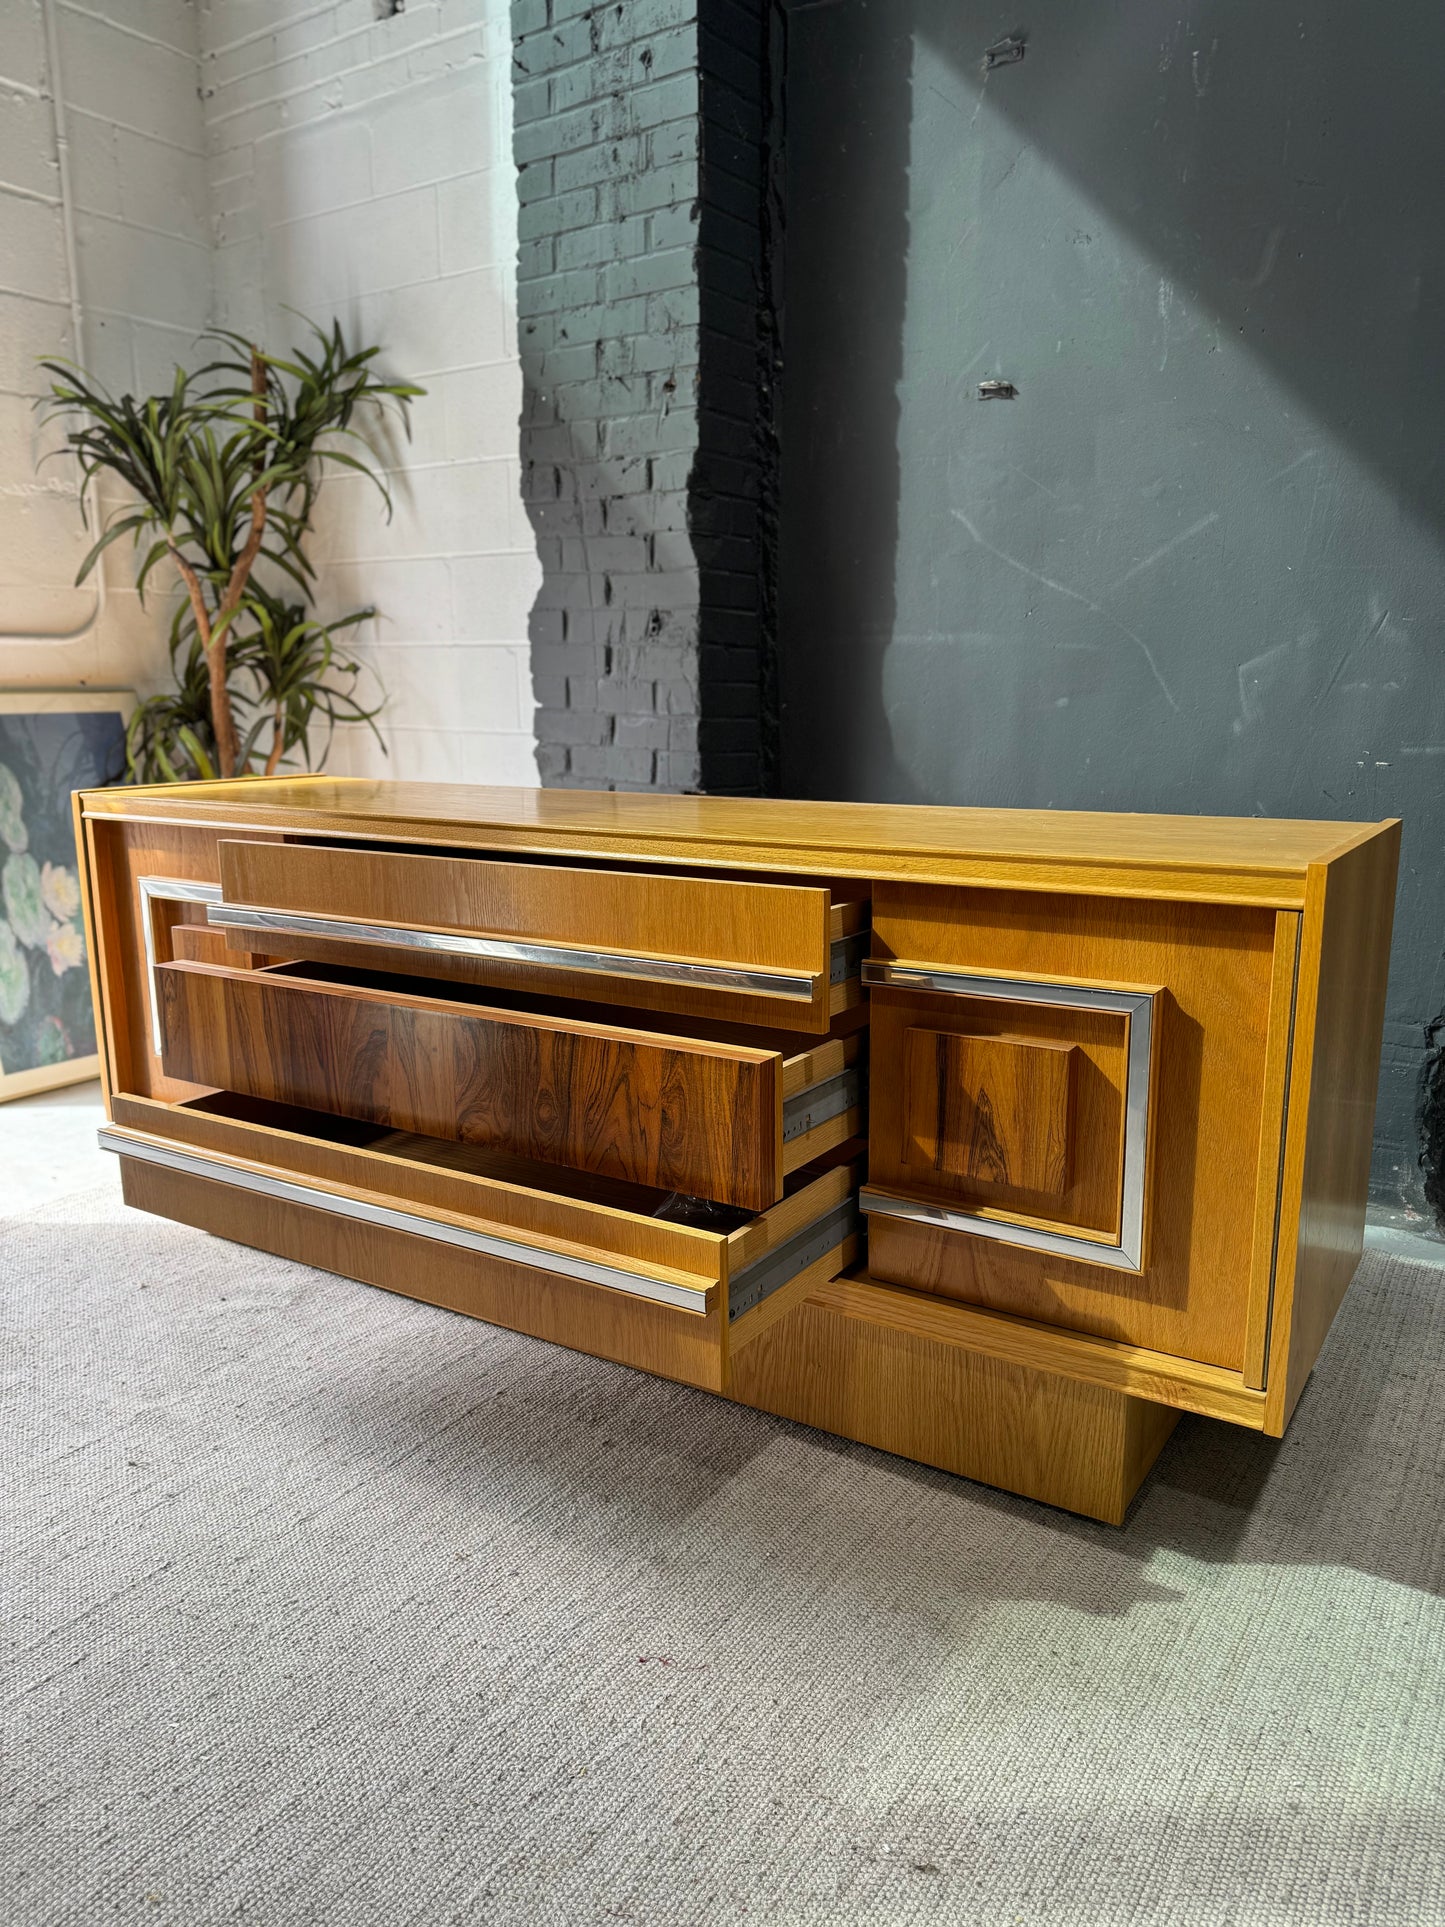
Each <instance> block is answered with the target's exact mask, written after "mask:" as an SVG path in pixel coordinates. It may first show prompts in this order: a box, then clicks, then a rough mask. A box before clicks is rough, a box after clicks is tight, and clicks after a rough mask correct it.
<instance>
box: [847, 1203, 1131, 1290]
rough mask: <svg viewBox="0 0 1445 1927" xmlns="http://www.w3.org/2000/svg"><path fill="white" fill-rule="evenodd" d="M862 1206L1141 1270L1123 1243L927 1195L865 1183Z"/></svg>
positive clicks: (973, 1235)
mask: <svg viewBox="0 0 1445 1927" xmlns="http://www.w3.org/2000/svg"><path fill="white" fill-rule="evenodd" d="M858 1205H859V1209H860V1210H862V1211H863V1212H865V1213H866V1214H867V1215H868V1216H869V1217H875V1218H902V1219H904V1220H905V1221H906V1222H908V1223H910V1224H928V1225H936V1226H937V1227H938V1228H939V1229H940V1230H942V1231H966V1232H967V1233H968V1235H969V1236H970V1237H971V1238H994V1239H997V1241H998V1242H999V1243H1000V1244H1006V1245H1026V1246H1027V1247H1028V1249H1029V1250H1030V1251H1047V1252H1048V1253H1050V1255H1051V1256H1053V1257H1055V1258H1075V1259H1080V1260H1082V1261H1083V1262H1084V1263H1086V1264H1091V1265H1107V1266H1108V1268H1109V1269H1110V1270H1111V1271H1137V1270H1138V1269H1139V1265H1138V1262H1137V1260H1136V1258H1135V1257H1134V1256H1133V1254H1132V1253H1131V1252H1129V1251H1126V1250H1125V1248H1124V1247H1123V1246H1122V1245H1115V1244H1098V1243H1096V1242H1095V1241H1094V1240H1093V1239H1092V1238H1072V1237H1070V1236H1069V1235H1068V1234H1067V1233H1066V1232H1062V1231H1038V1230H1035V1229H1034V1227H1033V1226H1032V1225H1023V1224H1004V1223H1002V1222H1000V1221H999V1220H998V1219H995V1218H980V1217H979V1216H977V1214H976V1213H974V1212H972V1211H959V1210H956V1209H954V1208H953V1207H952V1206H951V1205H946V1204H930V1203H929V1202H928V1201H927V1200H926V1199H923V1198H903V1197H898V1196H896V1195H895V1194H894V1193H893V1192H891V1191H875V1190H874V1189H873V1188H872V1186H871V1185H865V1186H864V1188H863V1189H862V1190H861V1191H860V1192H859V1193H858Z"/></svg>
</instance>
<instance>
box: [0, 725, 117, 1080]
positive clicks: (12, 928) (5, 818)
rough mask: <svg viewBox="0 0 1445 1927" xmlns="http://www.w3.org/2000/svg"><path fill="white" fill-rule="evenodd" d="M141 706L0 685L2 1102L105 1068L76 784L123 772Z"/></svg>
mask: <svg viewBox="0 0 1445 1927" xmlns="http://www.w3.org/2000/svg"><path fill="white" fill-rule="evenodd" d="M134 708H135V697H134V696H133V695H131V694H129V693H128V692H125V691H120V690H99V689H65V690H38V689H26V690H9V691H7V690H0V1102H4V1100H5V1099H7V1098H12V1097H26V1096H28V1095H29V1094H30V1093H31V1092H32V1091H48V1090H52V1089H54V1088H55V1086H57V1085H60V1084H76V1083H79V1082H80V1080H81V1079H82V1078H86V1077H95V1076H98V1075H99V1072H100V1059H99V1056H98V1055H97V1047H96V1038H95V1015H94V1012H93V1011H92V1009H91V1003H90V971H89V968H88V967H87V962H86V955H85V925H84V922H83V920H82V917H81V913H80V880H79V871H78V868H77V865H76V860H75V827H74V823H73V821H72V818H71V810H70V794H71V791H72V790H78V789H94V788H97V787H99V786H100V785H101V784H103V783H110V782H114V781H115V779H116V777H117V776H119V775H120V773H121V771H122V770H123V769H124V767H125V727H126V724H127V722H129V720H130V715H131V711H132V710H133V709H134Z"/></svg>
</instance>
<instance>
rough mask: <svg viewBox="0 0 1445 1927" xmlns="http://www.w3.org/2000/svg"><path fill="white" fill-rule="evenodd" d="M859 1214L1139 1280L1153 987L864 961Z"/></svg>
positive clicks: (1154, 1027)
mask: <svg viewBox="0 0 1445 1927" xmlns="http://www.w3.org/2000/svg"><path fill="white" fill-rule="evenodd" d="M864 975H865V981H867V982H868V983H870V984H871V985H872V986H874V988H875V989H876V990H878V991H886V992H888V993H889V994H888V995H887V996H879V997H878V998H877V1004H876V1008H875V1011H874V1015H873V1024H874V1030H875V1038H876V1048H877V1051H878V1057H879V1061H880V1062H886V1063H888V1064H890V1065H891V1066H892V1067H893V1074H892V1075H891V1076H890V1077H889V1078H888V1079H887V1080H886V1081H885V1080H882V1079H880V1081H879V1090H878V1093H877V1100H876V1104H875V1108H874V1132H873V1146H874V1156H873V1162H872V1175H873V1178H874V1180H875V1184H874V1186H873V1187H871V1188H870V1190H869V1192H868V1194H867V1203H868V1207H869V1209H870V1210H873V1211H876V1212H877V1213H878V1214H879V1215H880V1216H888V1217H893V1218H899V1219H904V1220H907V1221H910V1222H913V1223H918V1224H927V1225H932V1226H935V1227H938V1228H940V1229H943V1230H947V1231H957V1232H963V1233H967V1234H970V1235H972V1236H975V1237H982V1238H990V1239H995V1240H998V1241H1000V1242H1002V1243H1006V1244H1016V1245H1020V1246H1023V1247H1026V1248H1029V1249H1032V1250H1037V1251H1045V1252H1049V1253H1052V1254H1054V1255H1055V1256H1058V1257H1072V1258H1078V1259H1082V1260H1085V1261H1086V1262H1088V1263H1091V1264H1098V1265H1106V1266H1109V1267H1111V1268H1113V1269H1118V1270H1122V1271H1142V1270H1143V1269H1144V1266H1145V1262H1146V1254H1145V1236H1146V1230H1147V1225H1146V1220H1145V1209H1144V1206H1145V1195H1146V1188H1147V1180H1148V1162H1149V1143H1150V1129H1149V1122H1150V1090H1151V1081H1152V1072H1153V1067H1154V1062H1155V1042H1156V1037H1157V1034H1158V1028H1159V1013H1158V1010H1157V1008H1156V1006H1157V1003H1158V995H1159V993H1158V991H1157V990H1156V989H1147V988H1133V989H1125V988H1122V987H1119V986H1116V985H1108V986H1105V985H1070V984H1059V983H1050V982H1047V981H1036V980H1033V979H1029V978H1023V977H994V976H987V975H984V974H983V973H982V972H978V971H957V970H946V969H940V968H929V967H926V966H920V965H911V966H910V965H905V964H895V963H884V962H875V963H870V964H867V965H865V966H864Z"/></svg>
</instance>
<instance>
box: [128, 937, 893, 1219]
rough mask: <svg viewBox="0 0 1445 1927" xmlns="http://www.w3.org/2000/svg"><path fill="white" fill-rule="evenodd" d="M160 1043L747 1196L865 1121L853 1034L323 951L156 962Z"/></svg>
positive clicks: (256, 1091)
mask: <svg viewBox="0 0 1445 1927" xmlns="http://www.w3.org/2000/svg"><path fill="white" fill-rule="evenodd" d="M155 978H156V982H157V985H158V988H159V1011H160V1031H161V1054H162V1061H163V1063H164V1066H165V1069H166V1072H167V1074H168V1075H169V1076H171V1077H174V1078H178V1079H180V1080H182V1081H183V1082H185V1083H189V1084H196V1085H201V1086H217V1087H219V1088H221V1089H223V1090H228V1091H235V1092H239V1093H242V1094H244V1095H247V1096H251V1097H258V1098H265V1099H268V1100H272V1101H274V1102H277V1103H285V1104H296V1105H301V1106H303V1107H305V1108H306V1109H308V1110H314V1111H325V1112H330V1113H333V1114H335V1115H337V1116H340V1117H348V1118H354V1119H358V1120H360V1121H362V1122H365V1123H371V1124H377V1125H385V1126H388V1127H390V1128H392V1129H395V1130H405V1131H416V1132H421V1133H423V1134H424V1135H426V1136H429V1137H433V1138H450V1139H455V1140H458V1141H460V1142H462V1143H467V1144H476V1145H482V1146H485V1147H487V1148H489V1149H491V1150H496V1151H509V1152H512V1153H515V1154H517V1155H519V1156H523V1157H528V1158H534V1159H537V1160H540V1161H542V1162H545V1163H554V1164H563V1165H570V1166H573V1167H575V1168H576V1169H579V1170H584V1171H594V1172H597V1173H599V1174H601V1175H604V1176H608V1177H614V1178H620V1179H623V1180H625V1181H628V1182H632V1183H637V1184H646V1185H654V1186H657V1187H659V1188H661V1189H663V1190H667V1191H672V1190H675V1191H683V1192H688V1193H691V1194H693V1195H696V1196H698V1197H706V1198H711V1199H715V1200H718V1201H720V1202H723V1203H727V1204H735V1205H740V1206H742V1207H744V1208H746V1209H748V1210H753V1211H759V1210H764V1209H766V1208H767V1206H769V1205H771V1204H775V1203H777V1202H778V1200H779V1199H781V1198H782V1196H783V1193H784V1181H785V1179H786V1177H787V1175H788V1173H789V1172H790V1171H794V1170H797V1169H798V1168H800V1167H801V1166H802V1165H804V1164H808V1163H811V1162H812V1161H813V1159H814V1158H816V1157H818V1156H819V1155H821V1153H822V1152H824V1151H826V1150H829V1149H831V1148H832V1147H833V1146H835V1145H837V1144H840V1143H842V1142H843V1141H844V1140H845V1139H847V1138H849V1137H851V1136H853V1135H855V1134H856V1133H857V1132H858V1131H859V1129H860V1128H861V1123H862V1108H861V1104H862V1097H861V1069H862V1066H861V1051H862V1045H861V1037H860V1034H859V1033H857V1032H855V1033H854V1034H853V1035H851V1036H848V1037H838V1038H828V1039H826V1040H823V1041H820V1042H819V1043H817V1044H815V1045H812V1046H811V1047H810V1048H807V1049H804V1050H798V1049H797V1048H796V1041H797V1040H796V1039H794V1040H789V1039H788V1038H787V1037H786V1036H783V1037H779V1036H777V1035H776V1034H770V1033H768V1032H765V1031H752V1030H745V1029H743V1028H741V1027H738V1026H732V1025H727V1024H714V1025H705V1024H702V1023H700V1022H698V1021H695V1020H694V1021H693V1022H692V1023H690V1024H688V1025H687V1027H686V1028H678V1027H677V1022H676V1020H672V1021H671V1022H670V1026H669V1029H668V1030H666V1031H652V1030H642V1029H637V1028H634V1027H633V1025H632V1022H631V1020H630V1019H628V1020H625V1021H599V1015H600V1013H599V1012H598V1010H597V1009H596V1007H594V1006H590V1005H582V1006H575V1005H568V1004H563V1003H559V1002H552V1003H548V1002H546V1001H545V1000H539V999H526V1000H523V999H521V998H513V999H510V1000H509V999H508V998H507V997H506V996H505V994H500V995H499V994H498V993H495V992H484V991H480V990H472V989H470V987H468V986H465V985H448V986H446V987H445V988H446V993H447V994H446V995H438V994H437V993H438V991H439V990H440V989H441V988H442V987H441V986H438V985H436V984H434V983H430V982H428V981H427V980H425V979H418V978H408V977H396V976H390V975H387V974H385V973H378V972H370V971H358V970H350V969H345V968H341V967H335V966H327V965H322V964H288V965H283V966H280V967H277V968H272V969H263V970H245V969H231V968H228V967H225V966H219V965H214V964H206V963H200V962H188V961H175V962H170V963H164V964H160V965H158V966H157V968H156V972H155Z"/></svg>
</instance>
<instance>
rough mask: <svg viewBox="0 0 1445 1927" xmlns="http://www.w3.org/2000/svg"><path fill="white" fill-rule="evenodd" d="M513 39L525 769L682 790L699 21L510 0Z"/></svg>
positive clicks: (594, 784)
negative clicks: (537, 586)
mask: <svg viewBox="0 0 1445 1927" xmlns="http://www.w3.org/2000/svg"><path fill="white" fill-rule="evenodd" d="M512 23H513V28H514V31H515V36H516V46H515V57H514V69H513V71H514V77H515V96H514V112H515V117H516V132H515V142H514V145H515V153H516V160H517V179H518V199H519V203H520V206H519V211H518V236H519V267H518V296H517V309H518V350H519V354H520V358H521V364H522V376H523V382H524V385H525V394H526V399H525V412H524V417H523V434H522V462H523V466H522V489H523V495H524V497H525V500H526V503H527V507H528V510H529V512H530V514H531V517H532V522H533V526H534V527H535V529H536V533H537V546H538V552H539V554H540V557H541V560H542V564H543V569H544V579H543V584H542V589H541V593H540V595H539V597H538V599H537V603H536V606H535V608H534V609H533V611H532V617H531V638H532V680H533V690H534V693H535V696H536V702H537V715H536V731H537V763H538V767H539V769H540V771H541V774H542V779H543V781H544V782H547V783H554V784H560V785H571V786H577V787H583V788H620V789H645V788H650V787H654V786H656V787H658V788H662V789H684V788H695V787H697V786H698V784H699V782H700V778H701V765H700V760H699V739H698V725H699V707H698V693H699V664H698V652H699V626H700V613H701V591H700V582H699V576H698V569H697V561H696V557H695V555H694V553H693V547H692V541H691V538H690V537H689V534H688V530H687V489H688V478H689V475H690V473H691V470H692V465H693V459H694V454H695V451H696V446H697V379H698V335H699V318H700V311H699V300H698V289H697V283H696V269H695V254H696V247H697V230H698V196H699V179H700V169H699V137H698V135H699V128H698V81H697V28H696V7H695V0H622V4H618V5H614V6H609V7H596V8H592V7H590V6H583V5H582V4H579V3H578V0H513V7H512Z"/></svg>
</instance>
